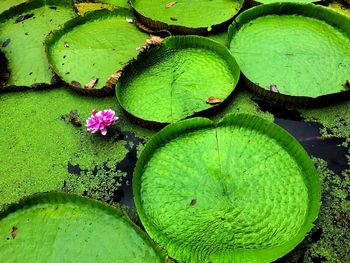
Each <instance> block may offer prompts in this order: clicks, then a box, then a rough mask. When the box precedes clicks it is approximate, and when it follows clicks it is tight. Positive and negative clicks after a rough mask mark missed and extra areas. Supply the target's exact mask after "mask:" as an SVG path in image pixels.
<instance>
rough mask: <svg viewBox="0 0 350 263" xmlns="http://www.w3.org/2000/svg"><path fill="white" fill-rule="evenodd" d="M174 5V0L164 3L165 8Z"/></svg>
mask: <svg viewBox="0 0 350 263" xmlns="http://www.w3.org/2000/svg"><path fill="white" fill-rule="evenodd" d="M174 5H176V2H175V1H174V2H169V3H167V4H166V5H165V8H170V7H172V6H174Z"/></svg>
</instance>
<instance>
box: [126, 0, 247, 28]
mask: <svg viewBox="0 0 350 263" xmlns="http://www.w3.org/2000/svg"><path fill="white" fill-rule="evenodd" d="M130 3H131V6H132V8H133V10H134V11H135V14H136V16H137V19H138V20H139V21H140V22H141V23H142V24H143V25H145V26H146V27H148V28H150V29H152V30H156V31H158V30H163V29H165V30H169V31H171V32H173V33H178V34H210V33H213V32H215V31H219V30H221V29H224V28H226V27H227V25H228V23H230V21H231V20H232V18H233V17H234V16H235V15H236V14H237V13H238V11H239V10H240V8H241V7H242V4H243V1H242V0H215V1H212V0H196V1H193V0H187V1H185V0H179V1H169V0H131V2H130Z"/></svg>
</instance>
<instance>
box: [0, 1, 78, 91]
mask: <svg viewBox="0 0 350 263" xmlns="http://www.w3.org/2000/svg"><path fill="white" fill-rule="evenodd" d="M74 16H75V13H74V10H73V8H72V3H71V1H69V0H62V1H61V0H47V1H44V0H34V1H31V2H29V3H24V4H21V5H18V6H16V7H14V8H11V9H10V10H8V11H5V12H4V13H2V14H1V15H0V43H1V46H0V49H1V51H2V52H3V53H4V54H5V55H6V57H7V58H8V66H9V71H10V73H11V74H10V78H9V79H8V81H7V83H6V86H5V88H6V89H13V88H14V87H15V86H17V87H18V86H19V87H28V86H31V85H33V84H35V85H34V86H37V84H50V83H51V82H52V78H53V76H54V75H53V73H52V72H51V70H50V68H49V64H48V63H47V60H46V58H45V53H44V47H43V42H44V39H45V37H46V35H47V34H48V33H49V32H50V31H51V30H53V29H55V28H56V27H57V26H59V25H61V24H63V23H64V22H66V21H67V20H69V19H71V18H72V17H74Z"/></svg>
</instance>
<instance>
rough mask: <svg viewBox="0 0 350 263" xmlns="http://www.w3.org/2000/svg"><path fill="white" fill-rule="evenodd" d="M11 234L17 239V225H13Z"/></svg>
mask: <svg viewBox="0 0 350 263" xmlns="http://www.w3.org/2000/svg"><path fill="white" fill-rule="evenodd" d="M11 236H12V238H13V239H15V237H16V236H17V227H15V226H13V227H12V231H11Z"/></svg>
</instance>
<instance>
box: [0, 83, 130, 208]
mask: <svg viewBox="0 0 350 263" xmlns="http://www.w3.org/2000/svg"><path fill="white" fill-rule="evenodd" d="M93 108H96V109H108V108H111V109H114V110H115V111H116V114H117V115H120V109H119V108H118V105H117V103H116V102H115V99H114V98H113V97H108V98H93V97H84V96H81V95H78V94H76V93H74V92H72V91H70V90H67V89H65V88H56V89H53V90H45V91H30V92H23V93H5V94H0V112H1V113H0V115H1V118H0V125H1V127H2V129H1V131H0V148H1V149H4V150H5V153H6V154H2V155H1V157H0V196H1V198H0V210H1V208H3V207H4V205H6V204H9V203H12V202H15V201H17V200H18V199H20V198H21V197H24V196H27V195H30V194H33V193H37V192H44V191H50V190H61V189H62V187H63V188H64V186H65V187H66V189H68V190H70V191H73V192H76V193H79V194H82V193H83V192H84V191H88V192H89V193H90V192H91V197H94V198H96V199H102V200H106V199H108V197H106V195H109V194H111V191H112V189H113V190H115V189H116V188H117V187H118V185H119V184H120V183H119V182H120V178H121V177H123V176H125V174H123V173H122V172H121V171H118V170H116V169H115V166H116V164H117V163H118V162H120V161H121V160H123V159H124V157H125V156H126V153H127V149H126V143H125V142H123V141H118V139H117V138H115V137H114V136H112V135H109V134H107V135H106V136H105V137H103V136H101V135H97V134H95V135H93V134H90V133H89V132H87V131H86V128H85V127H84V122H85V120H86V119H87V118H88V117H89V116H90V114H91V110H92V109H93ZM72 110H76V111H77V112H78V114H79V116H80V118H81V120H82V124H83V126H81V127H77V126H75V125H73V124H72V123H69V122H67V121H66V120H65V118H64V116H65V115H66V114H69V113H70V112H71V111H72ZM123 118H124V117H123V116H121V119H123ZM119 125H120V124H119ZM122 129H127V128H126V125H124V126H122ZM69 165H72V166H76V165H79V167H80V169H81V170H82V174H80V175H76V174H71V173H69V172H68V166H69ZM65 181H66V183H64V182H65ZM94 189H98V190H97V192H95V193H94Z"/></svg>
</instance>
